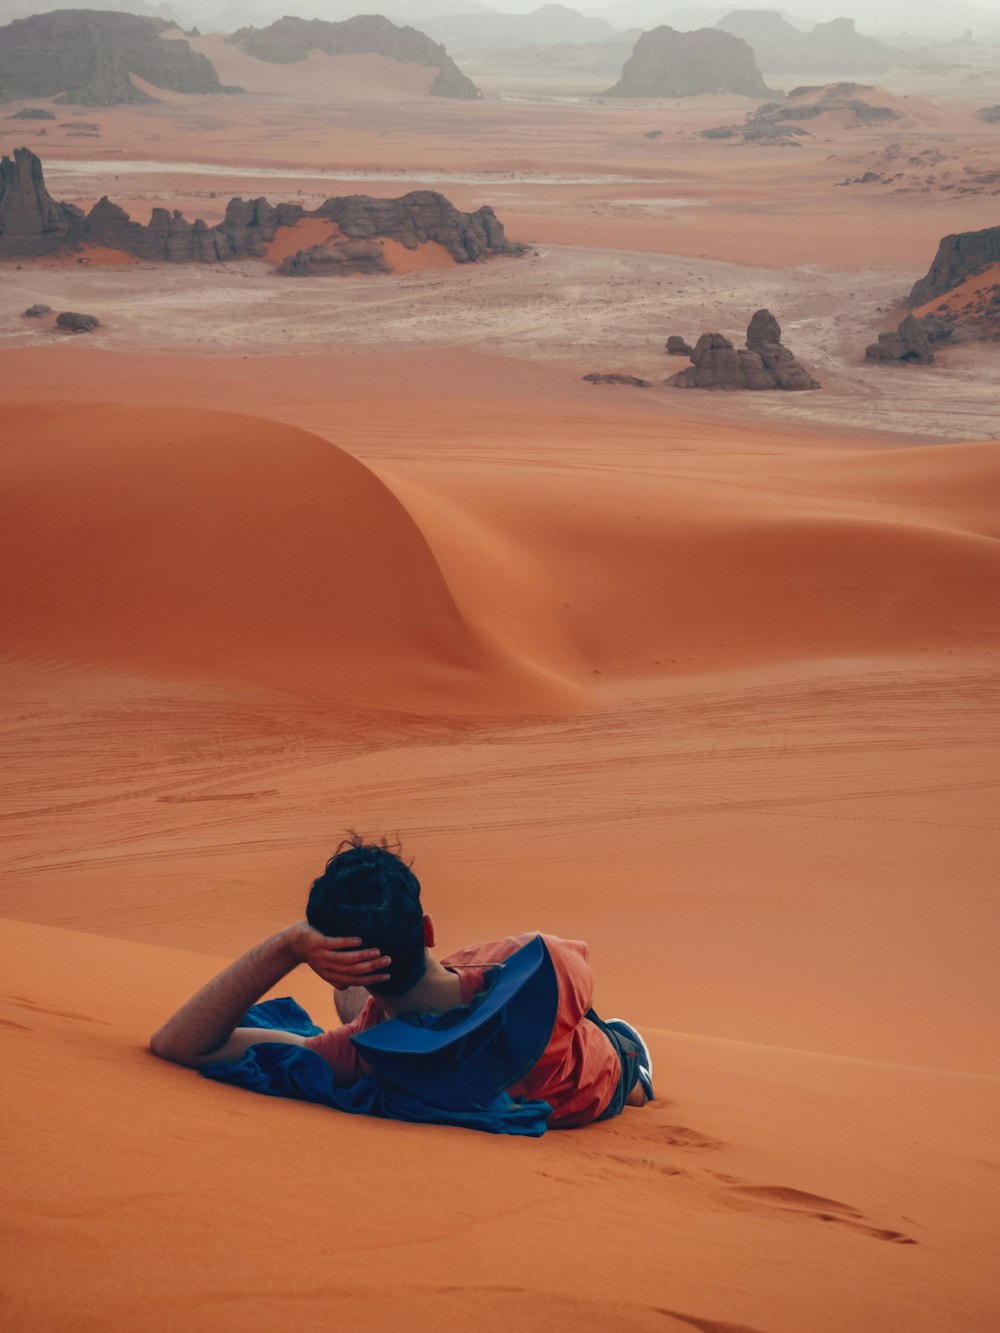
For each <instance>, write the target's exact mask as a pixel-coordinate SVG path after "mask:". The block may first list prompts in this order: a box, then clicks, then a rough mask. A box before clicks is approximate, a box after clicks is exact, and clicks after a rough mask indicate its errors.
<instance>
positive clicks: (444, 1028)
mask: <svg viewBox="0 0 1000 1333" xmlns="http://www.w3.org/2000/svg"><path fill="white" fill-rule="evenodd" d="M488 977H489V981H488V984H487V985H486V987H485V988H484V989H483V990H481V991H480V992H479V994H478V995H476V996H475V997H474V998H473V999H472V1000H471V1001H470V1003H469V1004H465V1005H458V1006H456V1007H455V1008H454V1009H449V1010H448V1012H447V1013H444V1014H400V1015H399V1016H398V1017H397V1018H390V1019H389V1020H388V1021H387V1022H385V1023H378V1024H377V1025H376V1026H375V1027H372V1028H367V1029H366V1030H365V1031H364V1032H357V1033H355V1034H354V1036H353V1037H352V1038H351V1041H352V1042H353V1043H354V1045H355V1046H356V1047H357V1049H358V1050H359V1051H360V1052H361V1054H362V1055H363V1056H364V1057H365V1059H366V1060H367V1061H368V1064H369V1065H370V1066H371V1067H372V1068H373V1069H374V1070H375V1073H376V1074H378V1075H380V1076H381V1077H382V1078H383V1079H385V1081H386V1082H387V1083H390V1084H391V1085H392V1086H393V1087H395V1088H403V1089H405V1091H406V1092H411V1093H413V1094H414V1096H416V1097H422V1098H423V1099H424V1100H425V1101H428V1102H433V1103H434V1105H435V1106H453V1107H455V1106H468V1105H469V1104H470V1103H475V1104H477V1105H478V1104H480V1103H482V1102H485V1101H487V1100H488V1099H489V1098H491V1097H494V1096H498V1095H499V1094H500V1093H502V1092H503V1091H504V1089H506V1088H509V1087H511V1086H512V1085H513V1084H515V1083H517V1082H518V1080H519V1079H522V1078H523V1077H524V1076H525V1074H526V1073H527V1072H528V1070H529V1069H531V1068H533V1066H534V1065H535V1064H536V1063H537V1062H538V1059H539V1057H540V1056H541V1054H542V1052H543V1051H544V1050H545V1047H546V1046H547V1045H548V1041H549V1038H550V1037H551V1035H552V1028H553V1025H554V1023H555V1021H556V1013H557V1010H558V1008H559V982H558V981H557V979H556V971H555V967H554V966H553V963H552V959H551V957H550V955H549V951H548V948H547V947H546V944H545V941H544V940H543V939H542V937H541V935H536V936H535V937H534V938H533V939H531V940H529V941H528V943H527V944H524V945H522V946H521V948H520V949H517V950H515V952H514V953H512V954H511V955H510V956H509V957H508V958H506V959H505V960H504V962H503V963H501V964H500V965H499V966H497V967H494V968H493V969H492V970H491V971H490V973H489V974H488Z"/></svg>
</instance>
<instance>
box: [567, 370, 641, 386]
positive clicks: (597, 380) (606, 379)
mask: <svg viewBox="0 0 1000 1333" xmlns="http://www.w3.org/2000/svg"><path fill="white" fill-rule="evenodd" d="M583 378H584V379H585V380H586V381H587V383H588V384H628V385H631V387H632V388H633V389H650V388H652V383H651V381H650V380H641V379H640V378H639V376H638V375H619V374H609V375H603V374H601V373H599V372H598V371H596V370H592V371H591V372H590V374H589V375H584V377H583Z"/></svg>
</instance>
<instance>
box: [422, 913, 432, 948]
mask: <svg viewBox="0 0 1000 1333" xmlns="http://www.w3.org/2000/svg"><path fill="white" fill-rule="evenodd" d="M424 944H425V946H426V947H427V948H428V949H433V948H434V922H433V921H432V920H431V919H430V917H429V916H428V915H427V913H426V912H425V913H424Z"/></svg>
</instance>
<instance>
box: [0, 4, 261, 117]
mask: <svg viewBox="0 0 1000 1333" xmlns="http://www.w3.org/2000/svg"><path fill="white" fill-rule="evenodd" d="M170 26H171V25H170V24H169V23H167V22H166V21H164V20H163V19H153V18H140V17H138V16H136V15H134V14H119V13H110V12H106V11H103V10H92V9H60V10H55V11H54V12H52V13H49V14H36V15H34V16H33V17H31V18H26V19H15V20H14V22H13V23H9V24H7V26H6V27H4V28H0V102H4V101H9V100H10V99H11V98H15V97H54V96H56V95H57V94H58V95H59V97H58V100H59V101H60V102H72V103H77V104H79V105H81V106H111V105H112V104H113V103H117V102H138V103H141V102H149V101H150V100H152V99H151V98H150V97H149V96H148V94H146V93H144V92H142V91H141V90H140V89H139V88H137V87H136V86H135V84H134V83H133V82H132V80H131V78H130V75H132V74H135V75H137V76H138V77H139V78H140V79H144V80H146V82H147V83H152V84H155V85H156V87H158V88H165V89H169V90H170V91H172V92H178V93H222V92H231V91H237V90H234V89H226V88H223V86H222V84H221V83H220V82H219V76H218V75H217V74H216V72H215V66H214V65H213V64H212V62H211V61H210V60H209V59H208V58H207V57H206V56H203V55H199V54H198V53H197V52H195V51H192V49H191V47H190V46H189V45H188V43H187V42H185V41H182V40H169V41H164V40H162V38H161V33H163V32H164V31H166V30H167V29H168V28H170Z"/></svg>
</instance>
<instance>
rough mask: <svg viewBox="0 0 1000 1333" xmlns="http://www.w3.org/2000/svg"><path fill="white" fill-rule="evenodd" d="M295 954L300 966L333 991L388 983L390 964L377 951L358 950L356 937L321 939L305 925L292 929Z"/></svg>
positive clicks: (324, 936)
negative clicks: (320, 979)
mask: <svg viewBox="0 0 1000 1333" xmlns="http://www.w3.org/2000/svg"><path fill="white" fill-rule="evenodd" d="M294 943H295V952H296V955H297V956H298V959H299V961H300V962H302V963H307V964H308V965H309V967H311V968H312V970H313V971H314V972H315V973H316V975H317V976H318V977H321V978H322V980H323V981H325V982H326V983H327V985H328V986H332V987H333V988H334V990H347V989H348V988H349V987H351V986H376V985H378V983H379V982H380V981H388V980H389V973H388V971H387V968H388V966H389V964H390V963H391V962H392V959H391V958H387V957H386V956H385V955H384V954H381V953H379V951H378V949H362V948H360V947H359V946H360V944H361V941H360V940H359V939H357V938H356V937H353V936H350V937H346V938H345V937H338V936H332V935H324V934H323V933H322V932H321V931H318V930H314V929H313V928H312V926H310V925H309V924H308V922H306V921H302V922H300V924H299V925H298V926H297V927H296V928H295V937H294Z"/></svg>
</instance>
